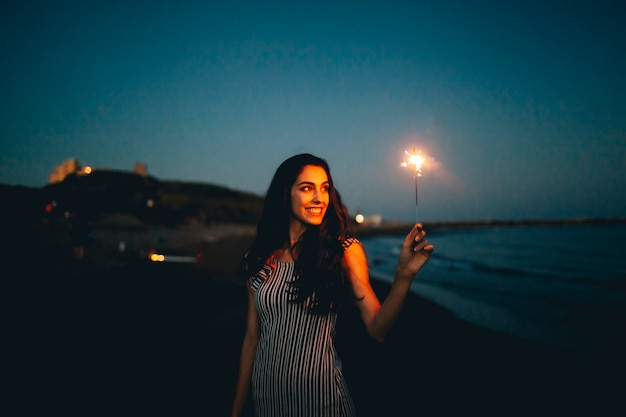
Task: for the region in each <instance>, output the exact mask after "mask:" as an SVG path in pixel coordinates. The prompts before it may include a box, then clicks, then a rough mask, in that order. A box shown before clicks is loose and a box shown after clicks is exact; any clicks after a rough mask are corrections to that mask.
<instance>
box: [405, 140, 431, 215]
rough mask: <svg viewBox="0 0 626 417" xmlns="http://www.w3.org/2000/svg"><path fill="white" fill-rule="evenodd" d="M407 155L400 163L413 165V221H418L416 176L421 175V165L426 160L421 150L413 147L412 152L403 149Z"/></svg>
mask: <svg viewBox="0 0 626 417" xmlns="http://www.w3.org/2000/svg"><path fill="white" fill-rule="evenodd" d="M404 153H405V154H406V155H407V160H406V161H404V162H402V163H401V164H400V165H401V166H403V167H408V166H413V167H414V171H413V178H414V179H415V221H416V222H417V221H418V212H417V203H418V200H417V177H421V176H422V165H423V164H424V161H425V160H426V158H425V156H424V155H423V154H422V151H421V150H420V151H418V150H417V149H415V148H413V152H412V153H409V152H408V151H404Z"/></svg>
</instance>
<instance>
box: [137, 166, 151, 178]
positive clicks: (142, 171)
mask: <svg viewBox="0 0 626 417" xmlns="http://www.w3.org/2000/svg"><path fill="white" fill-rule="evenodd" d="M135 174H137V175H139V176H140V177H144V178H145V177H147V176H148V165H146V164H144V163H141V162H135Z"/></svg>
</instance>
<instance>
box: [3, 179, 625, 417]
mask: <svg viewBox="0 0 626 417" xmlns="http://www.w3.org/2000/svg"><path fill="white" fill-rule="evenodd" d="M142 186H143V185H142ZM99 187H100V188H98V187H95V186H94V188H92V189H90V190H91V192H95V193H97V192H98V191H93V190H94V189H99V190H103V188H102V187H104V185H100V186H99ZM151 187H152V186H151ZM160 187H161V188H160ZM147 188H148V189H151V190H152V191H153V192H154V196H157V197H158V198H157V201H159V202H160V204H163V205H165V206H166V207H169V208H168V209H167V210H166V209H164V211H163V213H169V214H167V215H166V214H163V216H164V218H166V221H161V220H159V219H160V217H159V216H154V217H150V216H147V217H142V214H141V212H140V210H143V207H142V203H141V202H145V201H146V200H145V197H146V196H148V193H147V194H145V195H144V194H141V193H140V194H139V197H137V195H138V194H137V193H135V192H134V191H133V192H126V193H125V194H124V195H125V197H124V198H125V200H124V201H126V203H124V204H122V203H120V202H119V201H118V202H117V203H115V204H113V203H110V204H111V205H112V207H113V209H110V210H108V211H107V210H104V211H102V212H100V213H98V214H97V216H95V220H94V223H93V225H92V229H91V233H92V236H91V240H90V242H89V243H88V244H87V246H86V247H85V256H84V259H82V260H77V259H75V257H74V256H73V252H72V244H73V243H72V239H71V236H70V232H69V229H68V219H67V218H66V217H65V216H63V215H49V213H48V212H46V211H45V204H47V202H49V201H50V196H51V195H53V194H50V192H51V190H49V189H46V190H41V189H29V188H26V187H8V186H2V188H0V191H2V193H3V194H4V196H9V198H8V199H3V201H5V202H9V203H8V204H5V205H4V208H3V215H4V219H5V224H6V228H5V230H6V231H8V233H6V234H5V240H4V241H5V243H7V244H8V245H7V246H8V248H6V249H5V250H4V251H3V255H4V259H5V260H6V267H5V273H4V274H3V280H2V282H3V295H4V298H5V300H6V302H5V303H4V305H5V306H6V307H7V308H6V310H5V311H6V314H5V323H7V326H6V327H5V332H4V333H3V336H4V337H3V340H4V341H5V343H4V345H5V347H6V348H7V349H6V351H5V352H6V353H5V358H6V361H5V362H6V365H7V366H5V372H4V376H5V381H7V382H8V386H9V389H8V390H7V391H6V392H5V396H6V398H8V399H9V402H10V403H13V405H15V406H17V407H19V408H18V409H19V411H20V413H21V414H23V415H41V414H42V413H46V414H52V413H56V414H61V415H64V416H85V415H90V416H91V415H185V416H195V415H198V416H200V415H203V416H206V415H210V416H226V415H229V409H230V404H231V401H232V395H233V393H234V388H235V382H236V378H237V367H238V359H239V348H240V343H241V340H242V337H243V330H244V325H245V314H246V293H245V289H244V286H243V282H242V281H241V279H240V278H239V277H238V276H237V274H236V271H237V267H238V265H239V260H240V259H241V256H242V255H243V253H245V250H246V249H247V246H248V245H249V243H250V242H251V239H252V238H253V234H254V221H250V222H247V221H246V222H242V221H240V220H241V218H242V217H245V218H246V219H247V220H252V219H253V218H254V216H255V215H258V211H257V210H258V207H260V206H259V205H258V203H259V197H256V196H250V195H244V194H245V193H243V194H239V193H237V192H233V191H232V190H225V189H221V190H220V189H219V187H217V188H211V187H209V188H211V189H212V190H214V191H215V193H216V194H219V193H221V192H222V193H223V194H222V195H223V197H218V196H217V195H216V196H212V195H211V194H210V193H209V192H207V191H206V190H207V188H205V187H204V186H202V185H198V184H194V185H185V184H166V185H163V184H162V183H161V184H160V185H159V186H154V187H153V188H150V187H147ZM165 190H170V191H165ZM171 190H177V191H171ZM183 190H184V191H183ZM201 190H202V191H201ZM42 192H43V193H42ZM100 192H105V191H100ZM106 192H108V193H113V191H111V190H108V191H106ZM188 193H190V194H194V196H193V197H192V196H190V195H187V194H188ZM203 193H205V194H203ZM195 194H201V195H204V197H203V198H204V199H205V200H204V201H205V202H204V203H202V204H200V203H197V202H195V201H203V200H202V198H199V197H198V196H197V195H195ZM150 195H151V194H150ZM92 197H93V195H92ZM55 198H56V196H55ZM111 198H113V197H111ZM220 198H222V200H219V199H220ZM213 199H215V201H212V202H211V201H210V200H213ZM218 200H219V201H221V202H217V201H218ZM58 201H63V200H61V199H59V200H58ZM99 201H101V202H102V201H105V200H104V199H100V200H99ZM129 201H130V203H128V202H129ZM133 201H138V202H139V203H137V204H135V205H133V204H132V202H133ZM102 204H104V203H102ZM228 204H235V205H237V204H239V207H240V208H239V209H237V210H234V209H233V211H232V212H231V211H230V209H226V208H225V207H227V206H228ZM7 207H8V208H7ZM17 207H19V209H18V208H17ZM185 207H187V209H185ZM189 207H194V209H193V210H192V209H190V208H189ZM133 209H136V210H137V212H133V211H132V210H133ZM168 210H172V211H168ZM177 210H182V211H184V212H185V213H187V214H185V215H181V214H177V215H176V216H174V214H172V213H174V212H177ZM198 210H200V212H201V214H200V215H198ZM220 213H221V214H220ZM170 215H172V216H174V219H175V220H172V219H170V220H169V221H167V217H168V216H170ZM219 216H222V217H219ZM217 219H220V220H217ZM254 220H255V219H254ZM433 226H436V225H433ZM462 226H464V227H465V226H467V225H462ZM394 228H397V230H398V231H401V232H402V233H405V232H406V231H407V230H406V225H403V224H392V225H383V226H382V227H381V228H376V229H373V228H372V230H366V229H363V228H361V229H358V230H357V233H361V234H363V235H365V234H367V233H389V232H390V231H393V230H395V229H394ZM120 242H124V243H125V246H124V250H121V247H120V245H119V244H120ZM153 248H158V249H164V250H165V249H166V250H175V251H176V253H178V254H187V255H189V254H191V255H193V256H196V262H193V263H177V262H172V263H169V262H162V263H161V262H151V261H149V259H148V257H147V254H148V253H149V251H150V250H151V249H153ZM373 285H374V288H375V290H376V292H377V294H378V295H379V297H381V298H384V297H385V294H386V292H387V291H388V290H389V287H388V285H387V284H384V283H382V282H379V281H376V280H373ZM337 337H338V347H339V349H340V354H341V357H342V359H343V363H344V369H345V373H346V378H347V380H348V384H349V386H350V389H351V392H352V394H353V396H354V399H355V402H356V405H357V408H358V411H359V415H360V416H383V415H384V416H397V415H426V416H442V415H458V414H459V413H471V414H476V415H483V416H485V415H493V416H496V415H498V416H501V415H567V414H571V413H573V412H576V413H582V414H588V415H618V414H621V413H623V411H624V409H625V407H624V405H623V402H622V394H623V389H624V384H623V375H624V371H625V370H626V366H625V363H624V362H625V361H624V359H625V358H624V354H623V352H624V350H623V348H624V346H623V345H614V346H606V345H601V346H600V345H599V346H598V348H597V349H595V350H593V351H585V352H572V351H561V350H557V349H553V348H548V347H544V346H540V345H536V344H533V343H530V342H527V341H523V340H519V339H516V338H514V337H510V336H507V335H503V334H499V333H496V332H493V331H490V330H487V329H484V328H481V327H478V326H475V325H472V324H471V323H467V322H465V321H462V320H459V319H458V318H456V317H455V316H454V315H453V314H452V313H451V312H449V311H448V310H446V309H444V308H442V307H440V306H438V305H436V304H434V303H432V302H430V301H428V300H426V299H423V298H422V297H419V296H416V295H410V296H409V297H408V299H407V302H406V304H405V306H404V309H403V312H402V315H401V317H400V319H399V320H398V322H397V323H396V324H395V325H394V327H393V329H392V331H391V332H390V334H389V337H388V340H387V341H386V342H385V343H383V344H378V343H376V342H374V341H373V340H371V339H370V338H369V337H368V336H367V335H366V333H365V330H364V328H363V325H362V324H361V322H360V319H359V318H358V315H357V313H356V311H355V310H354V309H350V308H348V309H347V310H345V311H344V314H343V315H342V317H341V319H340V322H339V325H338V335H337ZM8 407H9V405H8V404H7V408H8ZM11 408H13V407H11ZM620 410H621V413H620ZM249 411H250V410H248V412H249ZM249 415H251V414H249Z"/></svg>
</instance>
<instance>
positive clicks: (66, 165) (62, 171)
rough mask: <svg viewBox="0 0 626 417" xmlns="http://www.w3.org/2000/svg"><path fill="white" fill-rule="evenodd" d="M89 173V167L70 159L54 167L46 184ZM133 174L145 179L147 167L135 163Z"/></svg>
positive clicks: (76, 159) (90, 170) (75, 159)
mask: <svg viewBox="0 0 626 417" xmlns="http://www.w3.org/2000/svg"><path fill="white" fill-rule="evenodd" d="M91 172H92V169H91V167H89V166H82V165H81V164H80V163H79V162H78V158H70V159H67V160H65V161H63V163H61V165H59V166H58V167H56V168H55V169H54V171H52V173H50V175H49V176H48V184H54V183H57V182H63V180H64V179H65V177H67V176H68V175H72V174H77V175H89V174H90V173H91ZM133 172H134V173H135V174H137V175H139V176H140V177H144V178H145V177H147V176H148V166H147V165H146V164H144V163H141V162H135V166H134V168H133Z"/></svg>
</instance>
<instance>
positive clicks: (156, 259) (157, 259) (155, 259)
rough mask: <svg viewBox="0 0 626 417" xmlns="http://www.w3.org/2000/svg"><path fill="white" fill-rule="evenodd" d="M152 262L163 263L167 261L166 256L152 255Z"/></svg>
mask: <svg viewBox="0 0 626 417" xmlns="http://www.w3.org/2000/svg"><path fill="white" fill-rule="evenodd" d="M150 260H151V261H152V262H163V261H165V255H162V254H160V253H151V254H150Z"/></svg>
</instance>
